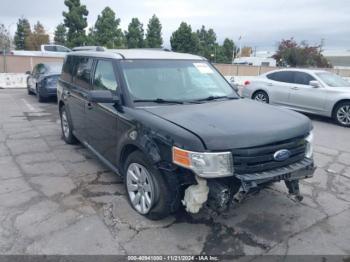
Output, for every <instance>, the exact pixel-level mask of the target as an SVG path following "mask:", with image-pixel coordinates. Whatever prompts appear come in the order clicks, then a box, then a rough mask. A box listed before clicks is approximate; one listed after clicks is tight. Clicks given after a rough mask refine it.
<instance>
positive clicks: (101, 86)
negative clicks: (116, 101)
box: [93, 60, 118, 91]
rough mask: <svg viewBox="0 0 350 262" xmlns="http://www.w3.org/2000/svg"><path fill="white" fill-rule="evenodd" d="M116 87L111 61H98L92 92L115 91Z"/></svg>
mask: <svg viewBox="0 0 350 262" xmlns="http://www.w3.org/2000/svg"><path fill="white" fill-rule="evenodd" d="M117 87H118V83H117V79H116V76H115V73H114V68H113V63H112V61H107V60H99V61H98V62H97V65H96V70H95V75H94V87H93V88H94V90H111V91H116V90H117Z"/></svg>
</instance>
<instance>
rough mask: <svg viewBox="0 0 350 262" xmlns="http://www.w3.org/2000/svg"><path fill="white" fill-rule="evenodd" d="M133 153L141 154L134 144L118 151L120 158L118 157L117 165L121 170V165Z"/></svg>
mask: <svg viewBox="0 0 350 262" xmlns="http://www.w3.org/2000/svg"><path fill="white" fill-rule="evenodd" d="M135 151H141V152H142V150H141V149H140V148H139V147H138V146H136V145H134V144H126V145H124V146H123V148H122V149H121V151H120V156H119V161H118V163H119V165H120V166H121V169H122V168H123V165H124V163H125V161H126V159H127V158H128V156H129V155H130V154H131V153H133V152H135Z"/></svg>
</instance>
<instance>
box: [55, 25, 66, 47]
mask: <svg viewBox="0 0 350 262" xmlns="http://www.w3.org/2000/svg"><path fill="white" fill-rule="evenodd" d="M66 41H67V29H66V27H65V26H64V24H59V25H58V26H57V27H56V30H55V37H54V42H55V44H56V45H66Z"/></svg>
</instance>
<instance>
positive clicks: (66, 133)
mask: <svg viewBox="0 0 350 262" xmlns="http://www.w3.org/2000/svg"><path fill="white" fill-rule="evenodd" d="M60 117H61V130H62V137H63V140H64V141H65V142H66V143H67V144H70V145H74V144H77V143H78V140H77V139H76V138H75V136H74V135H73V126H72V123H71V121H70V119H69V117H68V114H67V111H66V108H65V106H62V107H61V109H60Z"/></svg>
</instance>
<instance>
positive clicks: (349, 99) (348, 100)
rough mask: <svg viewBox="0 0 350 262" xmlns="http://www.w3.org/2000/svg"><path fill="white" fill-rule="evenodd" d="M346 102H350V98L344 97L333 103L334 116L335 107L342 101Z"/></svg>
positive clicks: (333, 112)
mask: <svg viewBox="0 0 350 262" xmlns="http://www.w3.org/2000/svg"><path fill="white" fill-rule="evenodd" d="M344 102H349V103H350V98H344V99H340V100H339V101H337V102H336V103H335V104H334V105H333V108H332V117H334V114H335V109H336V108H337V106H338V105H339V104H341V103H344Z"/></svg>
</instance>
